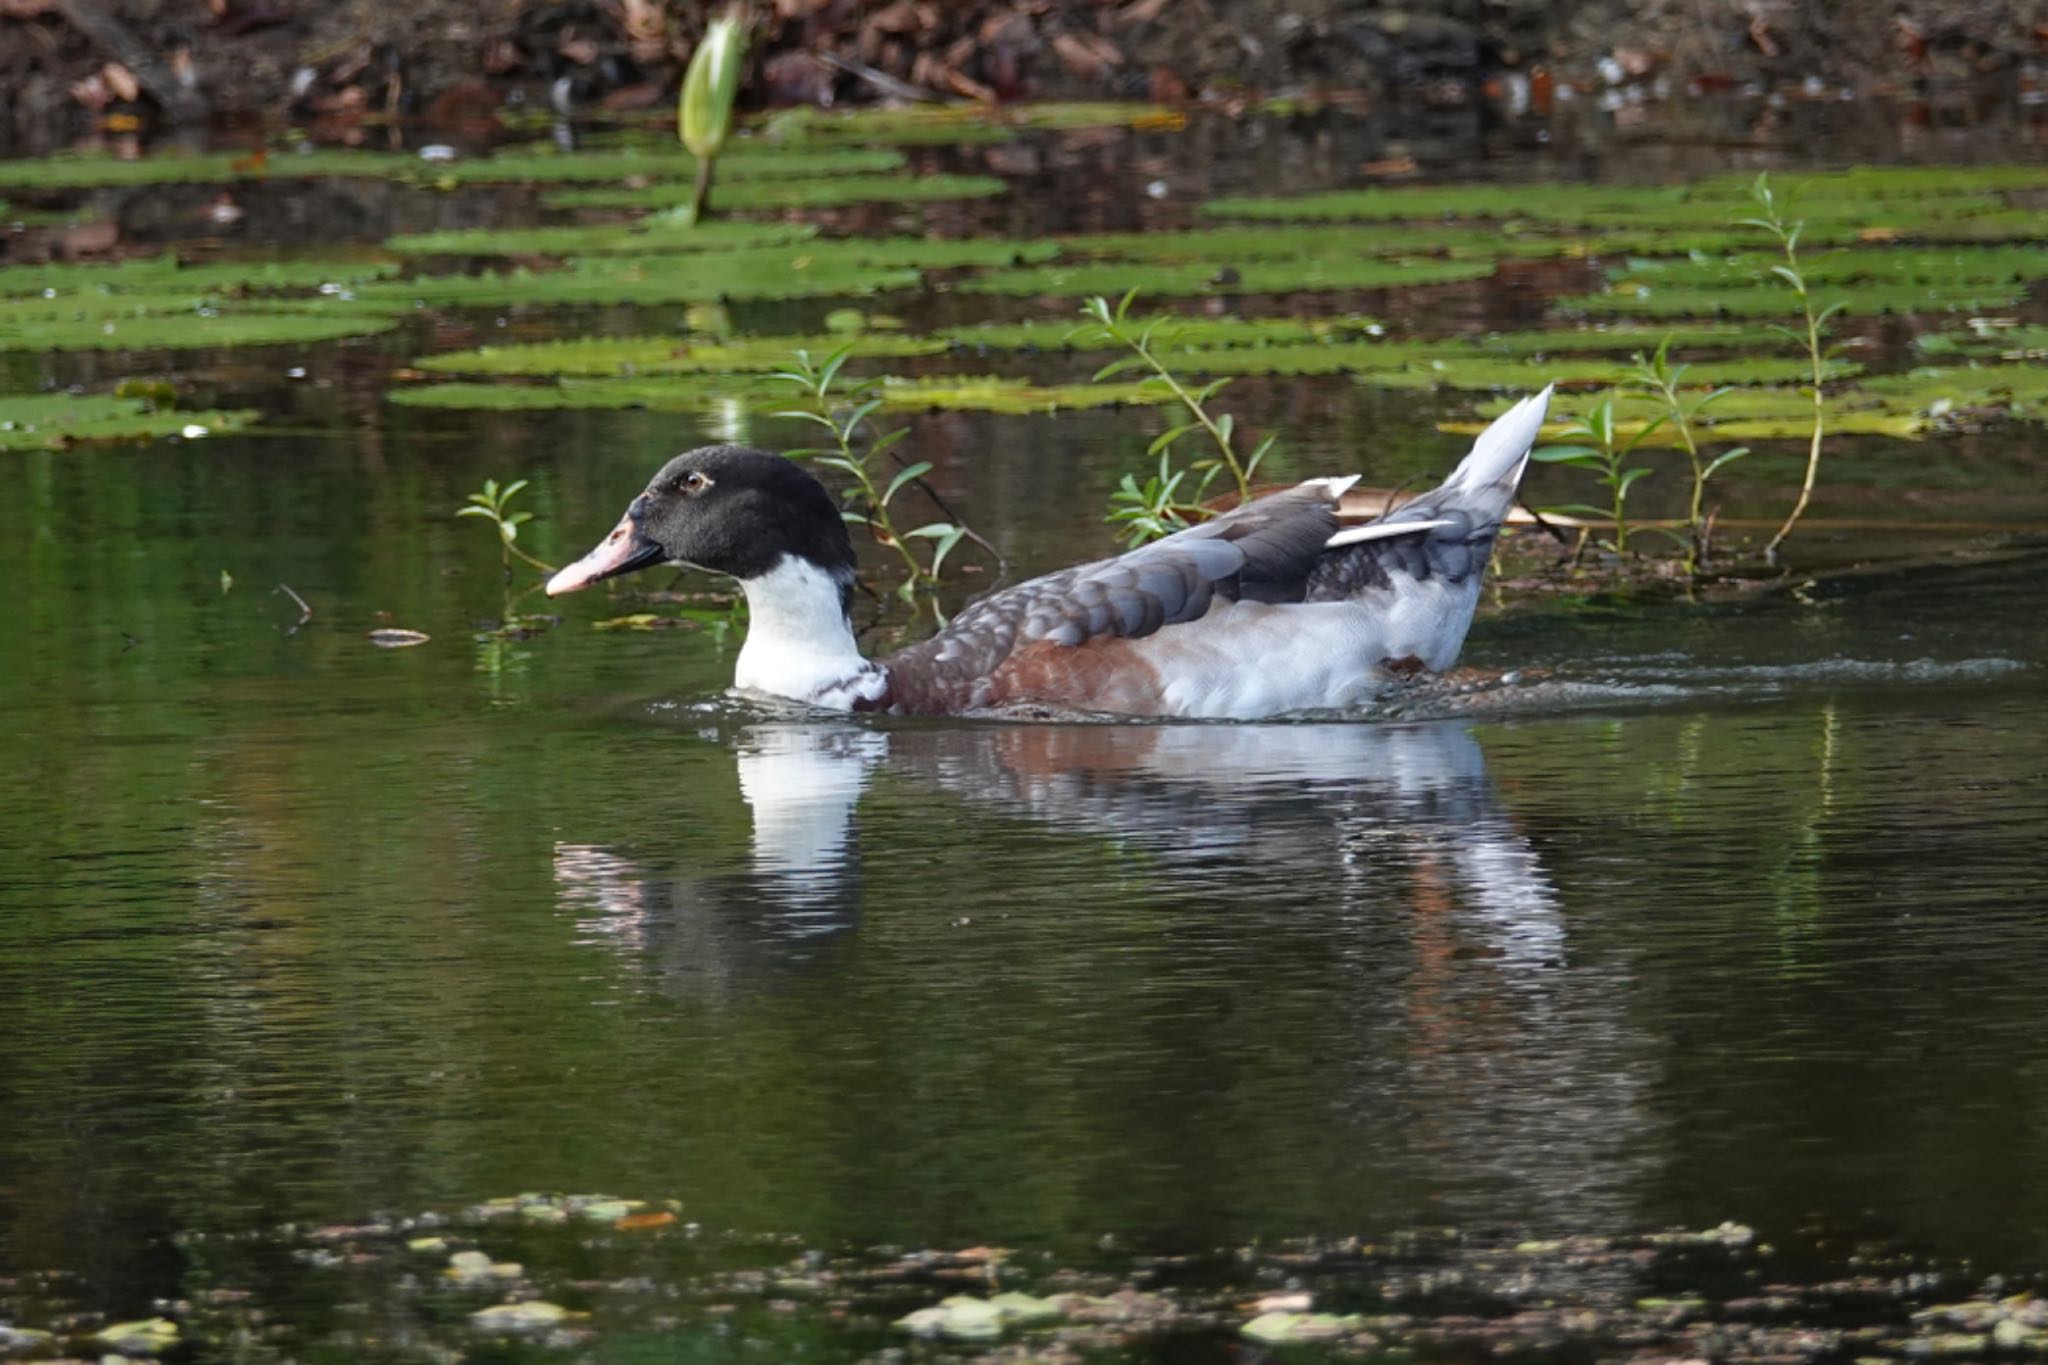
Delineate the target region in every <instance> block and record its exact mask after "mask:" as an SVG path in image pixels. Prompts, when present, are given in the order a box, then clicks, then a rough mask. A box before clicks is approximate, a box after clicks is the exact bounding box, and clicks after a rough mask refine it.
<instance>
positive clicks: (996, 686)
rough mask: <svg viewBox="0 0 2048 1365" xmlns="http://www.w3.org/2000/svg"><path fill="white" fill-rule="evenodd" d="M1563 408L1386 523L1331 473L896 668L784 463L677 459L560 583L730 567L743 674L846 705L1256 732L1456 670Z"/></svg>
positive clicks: (1526, 416)
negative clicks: (1504, 540) (1504, 532)
mask: <svg viewBox="0 0 2048 1365" xmlns="http://www.w3.org/2000/svg"><path fill="white" fill-rule="evenodd" d="M1548 399H1549V391H1548V390H1547V389H1546V390H1545V391H1544V392H1543V393H1542V394H1539V395H1537V396H1536V397H1534V398H1530V399H1527V400H1524V401H1523V402H1521V403H1519V404H1517V405H1516V406H1515V407H1514V408H1512V409H1510V410H1509V411H1508V412H1507V413H1505V414H1504V415H1502V416H1501V417H1500V418H1499V419H1497V420H1496V421H1495V422H1494V423H1493V425H1491V426H1490V427H1488V428H1487V429H1486V431H1485V432H1484V433H1482V434H1481V435H1480V437H1479V439H1478V441H1477V442H1476V443H1475V444H1474V445H1473V447H1472V453H1471V454H1470V455H1468V456H1467V457H1466V458H1465V460H1464V462H1463V463H1461V464H1460V465H1459V466H1458V468H1457V469H1456V470H1455V471H1453V473H1452V474H1451V477H1450V478H1449V480H1447V481H1446V482H1445V483H1444V485H1443V486H1442V487H1441V488H1438V489H1436V490H1435V491H1433V492H1430V493H1425V494H1424V495H1422V496H1421V497H1419V498H1417V499H1415V500H1414V501H1413V502H1410V503H1407V504H1405V505H1403V506H1401V507H1399V508H1397V509H1395V510H1393V511H1391V512H1388V513H1386V514H1384V515H1383V516H1380V517H1379V518H1377V519H1375V520H1373V521H1369V522H1365V523H1363V524H1361V525H1353V526H1344V525H1340V523H1339V520H1338V507H1339V503H1340V500H1341V498H1342V496H1343V494H1344V491H1345V490H1346V489H1347V488H1349V487H1350V486H1351V484H1352V483H1354V482H1355V481H1356V480H1355V479H1347V478H1337V479H1311V480H1309V481H1308V482H1306V483H1303V484H1301V485H1299V486H1297V487H1295V488H1291V489H1288V490H1286V491H1285V492H1281V493H1276V494H1273V495H1272V496H1270V497H1265V498H1260V499H1258V500H1257V501H1255V502H1251V503H1248V504H1246V505H1244V506H1242V507H1239V508H1237V509H1236V510H1234V511H1231V512H1228V513H1226V514H1224V515H1222V516H1220V517H1217V518H1215V519H1214V520H1213V521H1207V522H1204V523H1202V524H1201V525H1199V526H1195V527H1193V528H1191V529H1189V530H1185V531H1182V532H1180V533H1178V534H1176V535H1171V536H1168V537H1166V538H1165V539H1164V540H1160V541H1155V542H1154V543H1152V544H1150V545H1147V546H1144V547H1143V548H1141V549H1137V550H1132V551H1131V552H1130V553H1128V554H1124V555H1120V556H1117V557H1116V558H1113V559H1105V560H1099V561H1097V562H1095V563H1092V564H1083V565H1079V566H1077V567H1075V568H1071V569H1066V570H1063V571H1061V572H1059V573H1054V574H1048V575H1046V576H1045V577H1043V578H1038V579H1034V580H1032V581H1031V582H1029V583H1023V584H1020V585H1018V586H1017V587H1014V588H1010V589H1008V590H1006V591H1003V592H998V593H995V594H993V595H991V596H988V597H985V598H982V599H981V600H980V601H977V602H975V603H972V604H971V605H969V606H968V607H967V609H966V610H964V611H962V612H961V613H960V614H959V615H958V616H956V617H954V618H953V620H952V622H951V623H950V624H949V625H948V626H947V627H946V628H945V629H944V630H942V631H940V632H939V633H938V634H937V635H936V636H934V637H932V638H931V639H929V640H926V641H923V642H922V643H920V644H916V645H912V646H910V647H909V648H908V649H904V650H901V651H899V652H898V653H896V654H893V655H891V656H890V657H889V658H887V659H883V660H880V661H870V660H867V659H864V658H862V657H861V654H860V649H859V646H858V645H857V644H856V643H855V640H854V636H853V629H852V626H851V624H850V622H849V620H848V616H847V606H848V602H849V596H850V594H851V592H852V589H853V580H854V567H855V566H854V552H853V542H852V540H851V539H850V538H849V537H848V535H847V531H846V523H845V521H844V519H843V518H842V517H841V515H840V511H839V508H838V506H837V505H836V504H835V503H834V502H833V500H832V497H831V495H830V494H829V493H827V492H826V491H825V488H824V486H823V485H822V484H820V483H819V482H818V481H817V480H816V479H814V478H812V477H811V475H810V474H809V473H807V472H806V471H805V470H804V469H802V468H801V467H799V466H798V465H796V464H794V463H792V462H790V461H788V460H785V459H783V458H782V457H781V456H779V455H771V454H769V453H767V452H766V451H760V450H750V449H747V448H745V447H740V446H708V447H706V448H704V449H701V450H693V451H690V452H689V453H687V454H684V455H678V456H677V457H676V458H674V459H673V460H670V461H669V462H668V463H667V464H666V465H664V466H663V467H662V469H661V471H660V472H659V473H657V474H656V475H655V476H654V479H653V481H652V482H651V483H649V484H648V486H647V489H646V491H645V492H643V493H641V494H640V496H639V497H637V498H635V499H633V502H632V505H631V506H630V507H628V508H627V509H626V515H625V516H624V517H623V518H622V519H621V520H620V521H619V524H618V526H617V527H615V528H614V529H613V530H612V533H611V534H610V535H609V536H607V537H606V538H605V539H604V541H603V542H602V543H601V544H599V545H598V546H597V548H596V549H594V550H592V551H591V552H590V553H589V554H587V555H585V556H584V557H583V558H582V559H581V560H579V561H577V562H576V563H575V564H572V565H570V566H569V567H568V568H566V569H563V570H562V571H561V572H560V573H558V574H556V575H555V576H554V578H553V579H551V580H550V581H549V583H548V591H549V593H551V594H554V593H564V592H573V591H575V590H577V589H579V588H584V587H587V586H589V585H590V584H592V583H595V582H597V581H599V580H600V579H604V578H610V577H612V576H613V575H615V574H622V573H626V572H629V571H631V570H634V569H639V568H644V567H646V566H647V565H650V564H656V563H661V562H664V561H666V562H675V563H685V564H693V565H696V566H698V567H700V568H705V569H709V570H712V571H713V572H716V573H724V574H730V575H731V576H732V577H734V578H737V579H738V580H739V581H740V585H741V586H742V587H743V588H744V589H745V590H746V594H747V605H748V611H749V616H750V624H749V628H748V632H747V640H746V645H745V646H744V648H742V649H741V651H740V657H739V663H738V666H737V669H736V672H735V682H736V684H737V685H738V686H739V687H741V688H743V689H747V690H750V691H756V692H763V693H768V694H772V695H775V696H780V697H789V698H793V699H795V700H797V701H801V702H807V703H810V704H812V705H816V706H823V707H828V708H831V709H834V710H841V711H847V710H852V711H892V712H901V713H914V714H928V715H930V714H954V713H959V712H964V711H976V710H983V709H988V708H1000V707H1006V706H1052V707H1062V708H1068V709H1073V710H1082V711H1097V712H1115V713H1119V714H1125V715H1157V716H1183V717H1205V718H1211V719H1234V720H1249V719H1258V718H1260V717H1264V716H1273V715H1278V714H1280V713H1283V712H1288V711H1301V710H1310V709H1331V708H1338V707H1345V706H1351V705H1354V704H1356V703H1358V702H1360V701H1363V700H1365V699H1367V698H1369V697H1371V696H1372V695H1374V694H1375V693H1376V692H1379V691H1381V690H1382V689H1384V688H1385V687H1386V686H1387V685H1388V684H1389V683H1390V682H1392V681H1393V680H1395V679H1396V678H1399V677H1403V676H1406V675H1407V674H1409V673H1413V672H1416V671H1419V670H1422V669H1429V670H1432V671H1435V672H1442V671H1443V670H1445V669H1447V668H1449V667H1450V666H1451V664H1452V663H1453V662H1455V661H1456V659H1457V657H1458V650H1459V648H1460V647H1461V646H1462V645H1463V643H1464V640H1465V632H1466V629H1467V628H1468V627H1469V626H1470V625H1471V622H1472V612H1473V609H1474V607H1475V606H1476V605H1477V604H1478V600H1479V585H1480V579H1481V577H1482V575H1483V573H1484V571H1485V568H1486V562H1487V559H1488V557H1489V556H1490V555H1491V554H1492V551H1493V540H1494V536H1495V534H1496V533H1497V532H1498V531H1499V529H1500V523H1501V519H1502V517H1504V516H1505V515H1506V514H1507V511H1508V508H1509V506H1510V505H1511V504H1512V503H1513V501H1514V496H1515V489H1516V486H1517V485H1518V484H1519V483H1520V481H1521V477H1522V470H1523V469H1524V467H1525V466H1526V465H1527V462H1528V457H1529V447H1530V444H1531V443H1532V442H1533V441H1534V440H1535V438H1536V433H1537V431H1538V429H1539V428H1540V427H1541V426H1542V424H1543V414H1544V410H1545V407H1546V405H1547V402H1548Z"/></svg>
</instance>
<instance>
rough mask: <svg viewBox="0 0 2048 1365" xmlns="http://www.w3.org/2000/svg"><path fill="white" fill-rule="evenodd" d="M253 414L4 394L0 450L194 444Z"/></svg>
mask: <svg viewBox="0 0 2048 1365" xmlns="http://www.w3.org/2000/svg"><path fill="white" fill-rule="evenodd" d="M256 416H257V414H256V413H254V412H249V411H218V410H213V409H208V410H206V411H200V412H186V411H177V410H161V409H158V408H157V407H156V406H154V405H153V404H152V403H151V402H150V401H149V400H148V399H146V398H123V397H119V396H117V395H115V394H110V393H91V394H69V393H38V394H12V395H7V396H0V450H61V449H63V448H64V447H65V446H69V445H75V444H77V443H79V442H84V441H139V440H149V439H152V438H155V437H160V436H182V437H184V438H186V439H187V440H196V439H198V438H199V437H202V436H209V435H212V434H213V433H215V432H221V431H233V430H235V429H236V428H238V427H243V426H246V425H248V424H249V423H250V422H253V421H255V420H256Z"/></svg>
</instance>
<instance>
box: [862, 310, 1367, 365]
mask: <svg viewBox="0 0 2048 1365" xmlns="http://www.w3.org/2000/svg"><path fill="white" fill-rule="evenodd" d="M1379 326H1380V324H1379V323H1378V322H1377V321H1375V320H1374V319H1372V318H1368V317H1359V316H1356V315H1353V316H1350V317H1341V318H1231V317H1221V318H1189V317H1171V316H1169V317H1166V318H1164V319H1163V320H1162V321H1161V322H1160V325H1159V330H1158V331H1157V332H1156V333H1155V334H1154V342H1155V344H1156V345H1159V346H1164V347H1170V348H1172V350H1171V352H1170V353H1171V354H1175V355H1177V354H1178V353H1179V351H1180V350H1181V349H1182V348H1186V347H1198V346H1199V347H1207V348H1218V347H1225V346H1269V345H1278V344H1285V343H1289V342H1313V341H1327V340H1335V339H1338V338H1342V337H1355V336H1362V335H1366V334H1369V333H1373V332H1376V331H1377V330H1378V329H1379ZM939 336H940V337H941V338H942V339H944V340H945V341H947V342H950V343H951V344H953V345H955V346H964V347H967V348H969V349H972V350H989V351H1029V350H1037V351H1105V350H1121V349H1122V345H1121V343H1118V342H1113V341H1104V340H1099V339H1097V338H1098V337H1099V332H1097V331H1096V330H1095V329H1091V328H1090V327H1089V326H1088V325H1087V324H1085V323H1082V322H1080V321H1079V320H1067V319H1061V320H1059V321H1057V322H1052V321H1045V322H990V323H981V324H977V325H975V326H971V327H953V328H948V329H947V330H945V331H942V332H940V333H939ZM861 349H862V350H863V351H865V350H866V346H865V343H863V345H862V348H861Z"/></svg>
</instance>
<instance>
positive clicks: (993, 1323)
mask: <svg viewBox="0 0 2048 1365" xmlns="http://www.w3.org/2000/svg"><path fill="white" fill-rule="evenodd" d="M1065 1315H1066V1310H1065V1308H1064V1307H1063V1306H1062V1305H1061V1303H1060V1301H1059V1300H1057V1299H1041V1298H1035V1297H1033V1296H1032V1295H1030V1294H1019V1293H1015V1292H1012V1293H1005V1294H997V1295H995V1296H994V1297H992V1298H987V1299H978V1298H975V1297H974V1296H973V1295H971V1294H955V1295H953V1296H952V1297H951V1298H948V1299H942V1300H940V1301H939V1303H938V1304H937V1305H935V1306H934V1307H931V1308H920V1309H918V1310H917V1311H916V1312H914V1313H910V1314H907V1315H905V1316H904V1317H901V1318H898V1319H897V1320H896V1326H897V1327H898V1328H899V1329H901V1330H902V1331H906V1332H909V1333H911V1334H912V1335H913V1336H922V1337H945V1338H948V1339H950V1340H953V1341H994V1340H996V1339H997V1338H998V1337H1000V1336H1002V1334H1003V1332H1004V1331H1005V1330H1006V1329H1008V1328H1011V1327H1021V1326H1027V1325H1029V1324H1031V1323H1038V1322H1052V1321H1055V1320H1057V1319H1059V1318H1061V1317H1064V1316H1065Z"/></svg>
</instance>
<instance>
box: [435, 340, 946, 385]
mask: <svg viewBox="0 0 2048 1365" xmlns="http://www.w3.org/2000/svg"><path fill="white" fill-rule="evenodd" d="M833 344H834V342H833V341H832V340H831V339H830V338H821V337H748V338H744V339H736V340H731V341H697V340H692V339H691V338H689V337H576V338H572V339H570V340H565V341H541V342H533V343H530V344H527V345H523V346H485V347H482V348H480V349H478V350H474V351H454V352H450V353H449V354H446V355H435V356H423V357H421V358H420V359H418V360H415V361H414V362H413V365H414V366H415V367H416V368H418V369H422V370H437V371H442V372H447V373H455V374H522V375H634V374H689V373H703V374H730V373H737V372H741V371H763V372H766V371H772V370H775V369H777V368H778V367H780V366H784V365H787V364H789V358H790V356H791V354H793V353H794V352H795V351H797V350H798V349H800V348H803V349H810V350H813V351H822V350H826V349H829V348H830V347H831V346H832V345H833ZM945 349H946V343H945V342H943V341H940V340H938V339H936V338H932V337H908V336H899V335H894V334H889V335H881V336H863V337H862V339H861V341H860V347H859V351H860V357H861V358H862V359H864V360H865V359H879V358H884V357H902V356H922V355H937V354H940V353H942V352H943V351H944V350H945Z"/></svg>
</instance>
